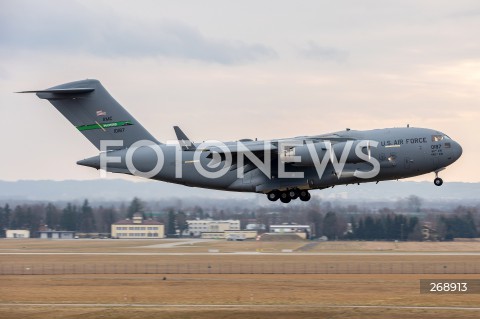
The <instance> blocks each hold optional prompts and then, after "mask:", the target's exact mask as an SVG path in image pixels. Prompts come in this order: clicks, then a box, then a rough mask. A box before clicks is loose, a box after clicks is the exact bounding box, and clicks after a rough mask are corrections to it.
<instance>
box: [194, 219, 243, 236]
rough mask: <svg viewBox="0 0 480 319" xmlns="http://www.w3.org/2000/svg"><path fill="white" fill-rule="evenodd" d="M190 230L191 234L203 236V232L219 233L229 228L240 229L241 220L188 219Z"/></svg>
mask: <svg viewBox="0 0 480 319" xmlns="http://www.w3.org/2000/svg"><path fill="white" fill-rule="evenodd" d="M187 223H188V232H189V234H190V235H191V236H201V234H202V233H212V232H215V233H218V232H225V231H227V230H240V221H239V220H233V219H230V220H211V219H196V220H187Z"/></svg>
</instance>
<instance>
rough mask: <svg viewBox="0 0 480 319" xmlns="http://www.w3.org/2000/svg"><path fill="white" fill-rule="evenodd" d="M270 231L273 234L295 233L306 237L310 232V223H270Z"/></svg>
mask: <svg viewBox="0 0 480 319" xmlns="http://www.w3.org/2000/svg"><path fill="white" fill-rule="evenodd" d="M270 233H274V234H282V233H283V234H296V235H298V236H300V237H301V238H303V239H307V238H309V237H310V234H311V227H310V225H297V224H282V225H270Z"/></svg>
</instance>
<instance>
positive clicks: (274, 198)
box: [267, 190, 280, 202]
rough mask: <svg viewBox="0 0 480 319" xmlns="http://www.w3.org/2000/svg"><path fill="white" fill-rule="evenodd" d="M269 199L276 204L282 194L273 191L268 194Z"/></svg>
mask: <svg viewBox="0 0 480 319" xmlns="http://www.w3.org/2000/svg"><path fill="white" fill-rule="evenodd" d="M267 198H268V199H269V200H270V201H272V202H275V201H277V200H278V199H279V198H280V192H279V191H277V190H275V191H271V192H270V193H268V194H267Z"/></svg>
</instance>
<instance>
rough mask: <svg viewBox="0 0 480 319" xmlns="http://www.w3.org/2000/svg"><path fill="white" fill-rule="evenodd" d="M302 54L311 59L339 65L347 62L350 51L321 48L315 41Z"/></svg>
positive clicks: (309, 43) (310, 42) (308, 44)
mask: <svg viewBox="0 0 480 319" xmlns="http://www.w3.org/2000/svg"><path fill="white" fill-rule="evenodd" d="M300 53H301V54H302V55H303V56H304V57H307V58H309V59H314V60H323V61H333V62H337V63H343V62H346V61H347V59H348V56H349V53H348V51H345V50H340V49H336V48H333V47H328V46H321V45H318V44H317V43H315V42H313V41H309V42H308V43H307V46H306V47H304V48H303V49H302V50H301V51H300Z"/></svg>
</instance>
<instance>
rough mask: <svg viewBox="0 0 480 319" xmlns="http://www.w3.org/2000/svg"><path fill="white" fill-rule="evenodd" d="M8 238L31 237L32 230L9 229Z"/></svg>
mask: <svg viewBox="0 0 480 319" xmlns="http://www.w3.org/2000/svg"><path fill="white" fill-rule="evenodd" d="M5 236H6V237H7V238H30V231H29V230H25V229H7V231H6V234H5Z"/></svg>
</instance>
